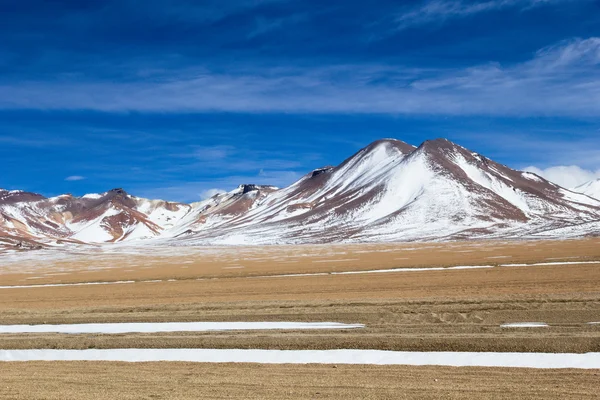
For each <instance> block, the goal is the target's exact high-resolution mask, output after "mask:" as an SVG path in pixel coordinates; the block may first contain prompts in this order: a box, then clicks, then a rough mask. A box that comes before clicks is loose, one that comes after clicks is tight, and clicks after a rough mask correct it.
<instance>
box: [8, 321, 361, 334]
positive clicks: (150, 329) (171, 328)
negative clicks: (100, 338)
mask: <svg viewBox="0 0 600 400" xmlns="http://www.w3.org/2000/svg"><path fill="white" fill-rule="evenodd" d="M364 327H365V326H364V325H363V324H342V323H338V322H159V323H112V324H64V325H0V334H1V333H71V334H77V333H104V334H118V333H157V332H208V331H238V330H243V331H255V330H275V329H277V330H287V329H295V330H301V329H356V328H364Z"/></svg>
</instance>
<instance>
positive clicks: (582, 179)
mask: <svg viewBox="0 0 600 400" xmlns="http://www.w3.org/2000/svg"><path fill="white" fill-rule="evenodd" d="M525 171H529V172H533V173H535V174H538V175H539V176H541V177H543V178H545V179H547V180H549V181H550V182H554V183H556V184H557V185H560V186H562V187H565V188H568V189H573V188H575V187H577V186H579V185H582V184H584V183H586V182H589V181H592V180H594V179H597V178H600V169H599V170H597V171H592V170H588V169H583V168H581V167H578V166H576V165H559V166H555V167H550V168H545V169H540V168H537V167H533V166H531V167H527V168H525Z"/></svg>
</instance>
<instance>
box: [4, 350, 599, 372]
mask: <svg viewBox="0 0 600 400" xmlns="http://www.w3.org/2000/svg"><path fill="white" fill-rule="evenodd" d="M0 361H122V362H157V361H181V362H202V363H259V364H373V365H437V366H452V367H508V368H545V369H560V368H577V369H598V368H600V353H586V354H572V353H558V354H556V353H475V352H406V351H385V350H256V349H252V350H238V349H88V350H49V349H44V350H0Z"/></svg>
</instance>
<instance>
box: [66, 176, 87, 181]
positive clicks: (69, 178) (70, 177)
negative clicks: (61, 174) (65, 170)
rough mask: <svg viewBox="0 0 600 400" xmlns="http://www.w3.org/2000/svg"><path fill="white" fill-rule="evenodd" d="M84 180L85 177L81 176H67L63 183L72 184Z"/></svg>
mask: <svg viewBox="0 0 600 400" xmlns="http://www.w3.org/2000/svg"><path fill="white" fill-rule="evenodd" d="M84 179H85V176H81V175H71V176H67V177H66V178H65V181H68V182H74V181H82V180H84Z"/></svg>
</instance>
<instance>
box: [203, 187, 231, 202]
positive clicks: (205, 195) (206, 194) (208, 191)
mask: <svg viewBox="0 0 600 400" xmlns="http://www.w3.org/2000/svg"><path fill="white" fill-rule="evenodd" d="M225 192H226V190H224V189H218V188H211V189H206V190H204V191H202V192H201V193H200V199H202V200H205V199H210V198H211V197H213V196H215V195H217V194H221V193H225Z"/></svg>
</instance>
